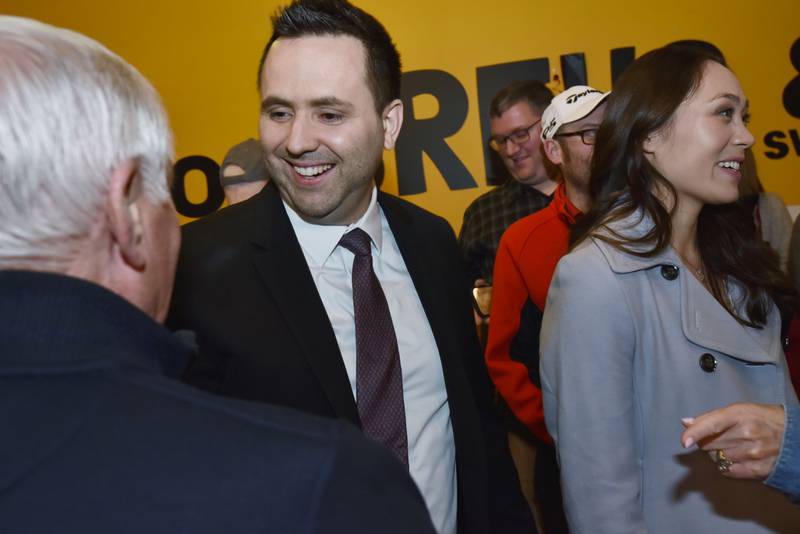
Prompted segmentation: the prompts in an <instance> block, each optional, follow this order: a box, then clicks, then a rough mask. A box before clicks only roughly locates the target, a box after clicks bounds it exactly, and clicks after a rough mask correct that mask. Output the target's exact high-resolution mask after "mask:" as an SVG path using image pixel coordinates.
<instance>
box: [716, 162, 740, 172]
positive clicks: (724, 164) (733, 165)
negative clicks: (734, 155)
mask: <svg viewBox="0 0 800 534" xmlns="http://www.w3.org/2000/svg"><path fill="white" fill-rule="evenodd" d="M717 165H719V166H720V167H727V168H729V169H733V170H735V171H738V170H739V167H741V166H742V164H741V163H739V162H738V161H721V162H719V163H717Z"/></svg>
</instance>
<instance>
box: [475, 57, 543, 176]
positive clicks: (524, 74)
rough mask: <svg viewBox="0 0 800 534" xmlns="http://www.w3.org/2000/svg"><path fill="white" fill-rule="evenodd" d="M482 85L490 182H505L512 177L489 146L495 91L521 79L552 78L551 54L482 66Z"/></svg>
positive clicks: (480, 97) (483, 143)
mask: <svg viewBox="0 0 800 534" xmlns="http://www.w3.org/2000/svg"><path fill="white" fill-rule="evenodd" d="M475 75H476V77H477V85H478V113H479V114H480V118H481V146H482V147H483V162H484V168H485V171H486V183H487V184H489V185H494V184H498V183H502V182H503V181H504V180H505V179H507V177H508V173H507V172H506V170H505V167H504V166H503V164H502V162H501V161H500V158H498V157H497V154H495V152H494V151H493V150H492V149H491V148H489V137H490V135H491V133H490V131H489V104H490V103H491V101H492V98H494V95H496V94H497V93H498V91H500V89H502V88H504V87H505V86H507V85H508V84H510V83H511V82H516V81H519V80H539V81H540V82H544V83H547V82H548V81H550V61H549V60H548V59H547V58H539V59H528V60H525V61H515V62H513V63H500V64H497V65H487V66H485V67H478V68H477V69H476V70H475Z"/></svg>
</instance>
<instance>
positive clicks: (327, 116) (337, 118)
mask: <svg viewBox="0 0 800 534" xmlns="http://www.w3.org/2000/svg"><path fill="white" fill-rule="evenodd" d="M319 118H320V120H321V121H322V122H325V123H328V124H338V123H340V122H342V120H344V115H342V114H341V113H334V112H332V111H326V112H324V113H320V114H319Z"/></svg>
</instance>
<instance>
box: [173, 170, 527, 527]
mask: <svg viewBox="0 0 800 534" xmlns="http://www.w3.org/2000/svg"><path fill="white" fill-rule="evenodd" d="M378 202H379V204H380V206H381V208H382V209H383V212H384V214H385V215H386V218H387V220H388V222H389V226H390V227H391V230H392V233H393V234H394V237H395V240H396V241H397V244H398V247H399V248H400V251H401V253H402V255H403V259H404V261H405V263H406V266H407V268H408V271H409V273H410V275H411V278H412V280H413V281H414V285H415V286H416V289H417V292H418V294H419V298H420V300H421V301H422V305H423V307H424V309H425V313H426V314H427V318H428V321H429V323H430V325H431V328H432V330H433V334H434V337H435V339H436V344H437V346H438V349H439V354H440V355H441V361H442V368H443V370H444V378H445V383H446V387H447V395H448V400H449V405H450V415H451V419H452V424H453V434H454V437H455V449H456V464H457V475H458V486H459V487H458V511H459V513H458V524H459V532H461V533H485V532H502V533H513V532H525V533H530V532H534V531H535V527H534V525H533V520H532V518H531V515H530V511H529V509H528V508H527V506H526V504H525V502H524V500H523V498H522V494H521V491H520V486H519V481H518V479H517V476H516V472H515V471H514V468H513V464H512V463H511V459H510V454H509V452H508V445H507V442H506V438H505V433H504V431H503V427H502V423H501V422H500V420H499V419H498V418H497V416H496V414H495V413H494V408H493V406H492V403H491V386H490V382H489V378H488V374H487V372H486V368H485V365H484V363H483V357H482V355H481V353H480V346H479V344H478V340H477V335H476V332H475V325H474V322H473V319H472V315H471V307H470V300H469V295H470V293H469V287H470V285H469V283H468V282H467V280H466V276H465V275H464V274H463V268H462V266H461V263H460V257H459V251H458V248H457V245H456V240H455V236H454V234H453V231H452V229H451V228H450V225H449V224H448V223H447V221H445V220H444V219H442V218H441V217H437V216H435V215H433V214H431V213H429V212H427V211H425V210H423V209H421V208H418V207H416V206H414V205H413V204H410V203H408V202H405V201H403V200H400V199H399V198H396V197H393V196H391V195H387V194H384V193H379V195H378ZM168 325H169V326H170V327H172V328H175V329H179V328H180V329H190V330H194V331H196V332H197V335H198V343H199V346H200V353H199V356H198V358H197V359H196V360H195V361H194V363H193V364H192V365H191V366H190V369H189V373H188V380H189V381H190V383H193V384H195V385H198V386H200V387H203V388H207V389H209V390H211V391H215V392H219V393H221V394H223V395H229V396H233V397H238V398H243V399H249V400H256V401H262V402H270V403H275V404H280V405H284V406H291V407H293V408H297V409H300V410H303V411H305V412H310V413H314V414H318V415H323V416H328V417H342V418H344V419H347V420H348V421H351V422H353V423H355V424H357V425H358V424H359V417H358V411H357V408H356V404H355V400H354V399H353V394H352V391H351V389H350V382H349V380H348V377H347V372H346V371H345V367H344V363H343V361H342V356H341V353H340V351H339V346H338V344H337V342H336V336H335V334H334V332H333V328H332V326H331V323H330V321H329V319H328V316H327V314H326V312H325V308H324V306H323V304H322V301H321V299H320V296H319V294H318V292H317V289H316V286H315V284H314V281H313V279H312V277H311V273H310V271H309V268H308V265H307V263H306V260H305V257H304V255H303V252H302V250H301V248H300V245H299V243H298V241H297V237H296V236H295V234H294V230H293V228H292V226H291V223H290V222H289V218H288V216H287V215H286V210H285V208H284V206H283V204H282V202H281V200H280V194H279V192H278V190H277V188H276V187H275V186H274V185H273V184H272V183H270V184H268V185H267V187H265V188H264V189H263V190H262V191H261V192H260V193H259V194H257V195H256V196H254V197H253V198H251V199H249V200H247V201H245V202H243V203H241V204H236V205H233V206H230V207H228V208H225V209H223V210H221V211H219V212H217V213H215V214H212V215H210V216H208V217H206V218H205V219H201V220H199V221H196V222H193V223H191V224H188V225H186V226H184V229H183V244H182V247H181V255H180V260H179V262H178V274H177V277H176V287H175V292H174V294H173V304H172V309H171V312H170V317H169V319H168Z"/></svg>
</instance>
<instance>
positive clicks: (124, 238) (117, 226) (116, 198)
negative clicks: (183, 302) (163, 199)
mask: <svg viewBox="0 0 800 534" xmlns="http://www.w3.org/2000/svg"><path fill="white" fill-rule="evenodd" d="M138 170H139V169H138V166H137V165H136V163H135V162H134V161H132V160H127V161H125V162H123V163H121V164H120V165H119V166H118V167H116V168H115V169H114V170H113V171H112V172H111V183H110V187H109V191H108V207H107V215H108V228H109V232H110V234H111V240H112V241H113V245H116V247H115V248H118V250H119V252H120V256H121V257H122V259H123V261H124V262H125V263H126V264H128V265H129V266H130V267H131V268H133V269H135V270H137V271H141V270H143V269H144V266H145V263H146V256H145V253H144V247H143V246H142V242H143V234H144V229H143V227H142V218H141V213H140V206H139V204H140V202H141V199H142V184H141V177H140V176H139V173H138Z"/></svg>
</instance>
